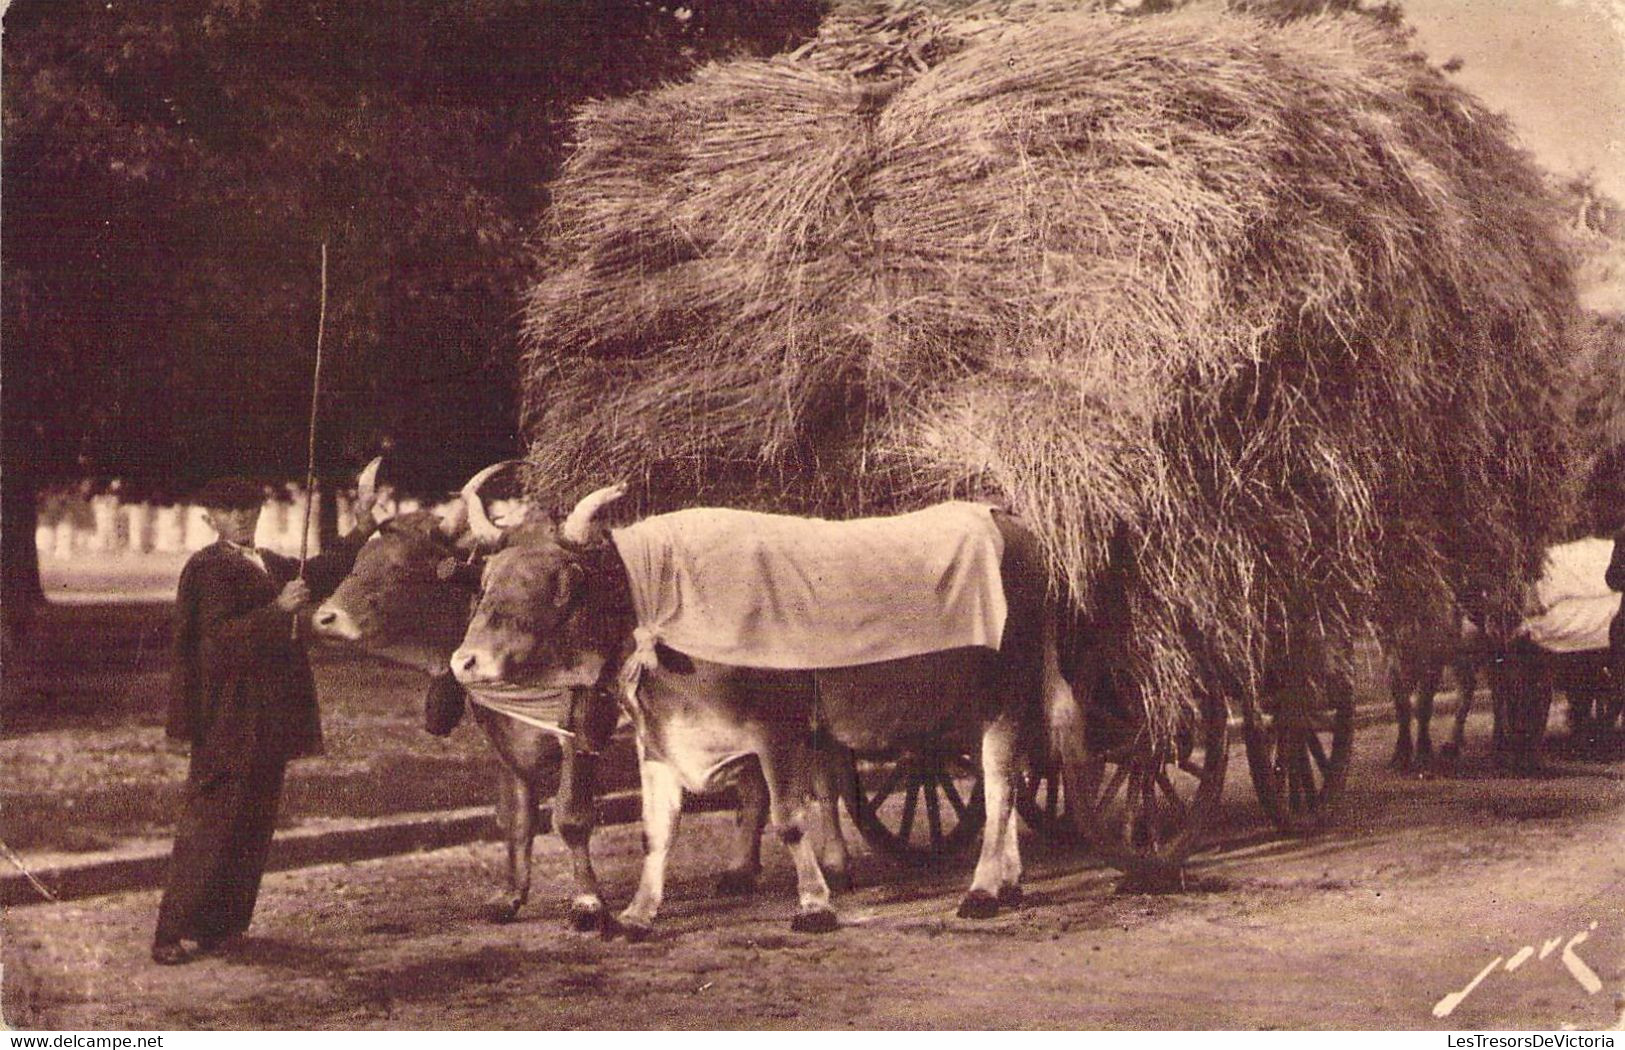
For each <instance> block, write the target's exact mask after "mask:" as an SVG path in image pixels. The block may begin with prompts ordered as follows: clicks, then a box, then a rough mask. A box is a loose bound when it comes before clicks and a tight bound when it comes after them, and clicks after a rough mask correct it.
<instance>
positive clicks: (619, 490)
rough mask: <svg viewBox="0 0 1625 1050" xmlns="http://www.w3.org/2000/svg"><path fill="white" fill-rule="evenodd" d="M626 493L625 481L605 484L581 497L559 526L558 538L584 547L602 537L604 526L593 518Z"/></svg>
mask: <svg viewBox="0 0 1625 1050" xmlns="http://www.w3.org/2000/svg"><path fill="white" fill-rule="evenodd" d="M624 495H626V485H625V483H618V484H615V485H606V486H604V487H603V488H601V489H599V490H597V491H596V492H591V493H588V494H587V495H586V496H584V497H582V500H581V502H580V503H577V504H576V505H575V509H574V510H572V511H571V512H570V514H569V516H568V517H566V518H565V519H564V524H563V525H560V526H559V540H560V541H562V542H564V543H568V544H573V545H575V546H577V547H586V546H589V545H591V544H592V543H594V542H595V541H597V540H599V539H602V538H603V535H604V527H603V526H602V525H600V524H599V523H598V522H596V521H594V520H593V519H594V518H595V517H597V515H598V512H599V511H600V510H602V509H603V508H604V507H606V506H608V505H609V504H611V503H613V502H615V501H616V500H618V499H620V498H621V497H622V496H624Z"/></svg>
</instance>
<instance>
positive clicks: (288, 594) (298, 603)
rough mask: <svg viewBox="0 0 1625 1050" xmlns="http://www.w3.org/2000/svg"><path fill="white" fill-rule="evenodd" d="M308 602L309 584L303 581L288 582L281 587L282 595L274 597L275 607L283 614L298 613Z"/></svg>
mask: <svg viewBox="0 0 1625 1050" xmlns="http://www.w3.org/2000/svg"><path fill="white" fill-rule="evenodd" d="M308 601H310V584H308V583H306V582H305V581H304V580H289V581H288V582H287V583H286V584H284V585H283V587H282V593H281V594H279V595H277V596H276V607H277V608H278V609H281V610H282V611H283V612H298V611H299V609H300V608H301V607H302V606H303V605H304V604H305V603H306V602H308Z"/></svg>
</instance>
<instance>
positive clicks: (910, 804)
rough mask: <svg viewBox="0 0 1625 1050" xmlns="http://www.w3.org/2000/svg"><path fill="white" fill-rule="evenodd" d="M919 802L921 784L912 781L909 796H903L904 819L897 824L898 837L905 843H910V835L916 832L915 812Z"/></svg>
mask: <svg viewBox="0 0 1625 1050" xmlns="http://www.w3.org/2000/svg"><path fill="white" fill-rule="evenodd" d="M919 802H920V782H919V780H917V779H910V780H909V782H908V794H906V795H904V796H903V819H902V820H901V821H899V822H898V824H897V837H898V838H899V839H902V840H903V841H904V842H907V841H908V839H909V835H910V833H911V832H913V830H914V810H915V808H916V807H917V806H918V805H919Z"/></svg>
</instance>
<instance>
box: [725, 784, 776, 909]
mask: <svg viewBox="0 0 1625 1050" xmlns="http://www.w3.org/2000/svg"><path fill="white" fill-rule="evenodd" d="M734 790H736V791H737V792H738V793H739V814H738V815H737V816H736V817H735V818H734V840H733V851H732V856H730V857H729V859H728V866H727V867H726V868H725V869H723V872H722V875H721V876H720V877H719V878H718V879H717V893H718V894H719V895H720V896H725V897H735V896H745V895H747V894H750V893H754V892H756V879H757V877H758V876H759V875H761V873H762V831H763V829H765V828H766V827H767V781H766V780H763V779H762V770H761V767H760V766H758V765H757V764H756V763H754V762H746V763H745V765H744V767H743V768H742V769H740V771H739V779H738V782H737V783H736V784H735V785H734Z"/></svg>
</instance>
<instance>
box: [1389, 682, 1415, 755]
mask: <svg viewBox="0 0 1625 1050" xmlns="http://www.w3.org/2000/svg"><path fill="white" fill-rule="evenodd" d="M1411 681H1412V677H1411V675H1410V674H1409V672H1408V669H1407V667H1406V663H1405V661H1403V660H1398V659H1396V660H1394V661H1393V662H1392V663H1391V665H1390V666H1389V668H1388V695H1389V696H1390V697H1392V698H1393V701H1394V725H1395V726H1397V727H1398V735H1397V736H1396V737H1395V738H1394V757H1393V758H1391V759H1389V760H1388V764H1389V765H1390V766H1392V767H1393V768H1394V769H1409V768H1411V759H1412V757H1413V756H1414V754H1415V750H1416V748H1415V745H1414V744H1413V743H1412V742H1411Z"/></svg>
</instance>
